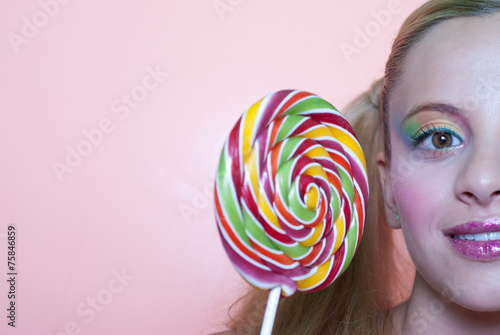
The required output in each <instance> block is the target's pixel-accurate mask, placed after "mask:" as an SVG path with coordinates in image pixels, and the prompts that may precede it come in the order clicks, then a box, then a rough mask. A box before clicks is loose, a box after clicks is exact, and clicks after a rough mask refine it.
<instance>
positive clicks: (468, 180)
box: [455, 143, 500, 206]
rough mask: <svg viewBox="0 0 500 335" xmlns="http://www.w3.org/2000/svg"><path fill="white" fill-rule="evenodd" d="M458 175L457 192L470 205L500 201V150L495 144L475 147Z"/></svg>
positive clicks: (483, 204) (486, 204)
mask: <svg viewBox="0 0 500 335" xmlns="http://www.w3.org/2000/svg"><path fill="white" fill-rule="evenodd" d="M474 149H475V150H472V152H471V155H470V156H469V157H467V162H466V163H465V164H464V167H463V169H462V170H461V171H460V174H459V176H458V179H457V182H456V185H455V192H456V194H457V197H458V198H459V199H460V200H461V201H463V202H464V203H466V204H468V205H480V206H488V205H489V204H490V203H491V202H494V201H500V150H499V149H498V148H495V146H494V145H491V143H490V145H487V146H483V148H474Z"/></svg>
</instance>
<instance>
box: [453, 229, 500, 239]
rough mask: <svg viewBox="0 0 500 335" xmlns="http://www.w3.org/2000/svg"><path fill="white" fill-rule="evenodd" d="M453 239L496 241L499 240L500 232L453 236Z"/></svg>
mask: <svg viewBox="0 0 500 335" xmlns="http://www.w3.org/2000/svg"><path fill="white" fill-rule="evenodd" d="M453 238H455V239H460V240H468V241H496V240H500V232H499V231H496V232H493V233H479V234H464V235H453Z"/></svg>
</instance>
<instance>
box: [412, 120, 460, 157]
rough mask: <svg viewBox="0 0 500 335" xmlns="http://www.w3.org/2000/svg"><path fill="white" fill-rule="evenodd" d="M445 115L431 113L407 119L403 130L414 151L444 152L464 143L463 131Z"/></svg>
mask: <svg viewBox="0 0 500 335" xmlns="http://www.w3.org/2000/svg"><path fill="white" fill-rule="evenodd" d="M444 116H445V115H443V113H441V112H436V111H430V112H424V113H418V114H414V115H412V116H410V117H407V118H405V120H404V122H403V124H402V130H403V134H404V138H405V142H406V143H407V144H408V145H409V147H410V148H412V149H421V150H425V151H443V150H447V149H452V148H455V147H457V146H459V145H460V144H462V143H463V142H464V138H463V136H462V135H460V134H461V133H462V131H461V130H460V128H459V127H458V126H457V125H455V122H454V121H453V120H450V119H449V118H446V117H444Z"/></svg>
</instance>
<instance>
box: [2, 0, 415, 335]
mask: <svg viewBox="0 0 500 335" xmlns="http://www.w3.org/2000/svg"><path fill="white" fill-rule="evenodd" d="M59 1H60V3H61V4H59V2H56V0H41V1H40V2H39V1H36V0H29V1H28V0H23V1H9V2H7V1H3V5H2V7H3V8H2V10H1V11H0V36H3V37H2V38H1V39H0V54H1V58H0V59H1V62H0V68H1V73H2V76H1V79H0V85H1V92H2V94H1V96H2V98H1V99H0V116H1V118H0V154H1V155H2V157H4V159H3V160H2V164H0V264H1V265H0V311H1V312H0V320H1V321H0V333H2V334H14V333H15V334H35V333H36V334H43V335H48V334H53V335H56V334H58V335H61V334H96V335H97V334H207V333H210V332H212V331H216V330H218V329H219V330H220V329H223V328H222V326H221V323H222V322H223V321H224V320H225V319H226V312H227V308H228V306H229V305H230V304H231V302H233V301H234V300H235V299H236V298H237V296H238V295H239V294H240V293H241V292H242V290H243V289H244V288H246V287H247V285H246V283H244V282H243V280H242V279H240V277H239V276H238V275H237V273H236V271H235V270H234V269H233V268H232V266H231V264H230V263H229V261H228V259H227V258H226V255H225V253H224V251H223V249H222V246H221V243H220V241H219V237H218V234H217V231H216V225H215V222H214V216H213V210H212V193H211V192H212V183H213V175H214V172H215V167H216V165H217V162H218V159H219V153H220V150H221V148H222V144H223V142H224V140H225V138H226V136H227V135H228V133H229V131H230V129H231V128H232V126H233V125H234V123H235V122H236V120H237V119H238V118H239V116H240V115H241V114H242V113H243V111H244V110H245V109H246V108H248V107H249V106H250V105H251V104H253V103H254V102H255V101H257V100H258V99H260V98H261V97H263V96H264V95H266V94H268V93H271V92H273V91H275V90H279V89H287V88H296V89H303V90H307V91H310V92H313V93H316V94H318V95H320V96H321V97H323V98H325V99H326V100H329V101H330V102H332V103H333V104H334V105H336V106H337V107H338V108H340V109H342V107H344V106H345V105H346V104H347V103H348V102H349V101H350V100H351V99H352V98H353V97H355V96H356V95H358V94H359V93H361V92H362V91H363V90H365V89H366V88H368V86H369V84H370V83H371V82H372V81H374V80H375V79H377V78H378V77H380V76H381V75H382V74H383V67H384V65H385V60H386V57H387V54H388V52H389V47H390V43H391V41H392V39H393V38H394V36H395V33H396V30H397V29H398V28H399V26H400V25H401V23H402V21H403V20H404V19H405V18H406V17H407V15H408V14H409V13H410V12H411V11H412V10H413V9H415V8H416V7H417V6H418V5H419V4H420V3H422V2H423V1H421V0H419V1H409V0H400V1H397V0H392V1H391V0H377V1H374V0H370V1H368V0H363V1H352V2H347V1H342V2H341V1H326V0H318V1H308V2H306V1H298V0H286V1H285V0H280V1H264V0H253V1H243V0H203V1H180V0H178V1H172V0H167V1H158V0H144V1H140V2H139V1H131V0H122V1H95V0H94V1H78V0H73V1H69V0H64V1H63V0H59ZM54 4H57V6H56V5H54ZM391 6H392V7H391ZM44 8H45V9H44ZM217 8H218V9H217ZM388 9H392V11H393V12H392V13H391V12H390V11H388ZM394 9H396V10H394ZM382 10H384V11H386V13H389V15H388V16H383V15H382V16H380V15H376V14H374V13H379V14H380V13H381V11H382ZM44 11H45V12H47V13H49V14H50V15H49V14H46V13H45V12H44ZM377 16H378V21H377ZM360 31H363V32H365V33H367V34H369V35H370V36H367V38H365V39H364V40H363V38H361V37H359V35H360V33H359V32H360ZM356 36H358V38H356ZM346 45H351V48H357V51H356V53H353V54H351V55H350V56H349V57H348V56H346V54H344V53H343V52H342V49H341V47H342V46H344V47H346ZM151 71H156V73H157V74H156V77H151V76H150V74H149V73H150V72H151ZM167 74H168V75H167ZM126 95H127V96H131V98H130V99H131V101H129V102H128V104H129V106H130V107H127V105H126V104H127V102H126V101H125V100H124V99H127V97H126ZM132 106H133V107H132ZM127 113H128V114H127ZM96 129H98V130H96ZM85 133H89V134H91V135H90V137H91V138H92V141H93V143H92V142H91V141H89V140H88V139H87V136H86V135H85ZM92 136H93V137H92ZM70 152H73V153H72V154H70ZM79 153H80V154H79ZM76 155H79V156H80V158H79V159H78V157H76ZM67 159H68V160H69V163H68V162H67V161H66V160H67ZM70 164H71V166H70ZM54 166H57V167H58V169H59V173H56V172H55V171H54ZM63 166H65V167H63ZM9 225H15V226H16V228H17V233H18V234H17V259H16V270H17V272H18V277H17V283H16V284H17V288H16V290H17V292H16V293H17V297H16V304H17V305H16V307H17V309H16V312H17V320H16V326H17V327H16V328H17V329H12V328H11V327H8V326H7V319H6V315H7V312H6V308H7V306H8V305H7V304H8V299H7V292H8V287H7V283H6V279H7V268H6V263H7V235H6V234H7V226H9ZM121 272H125V273H126V276H128V277H125V278H123V276H122V278H120V279H121V281H120V280H118V279H117V278H118V277H120V275H119V273H121ZM92 301H95V305H93V302H92Z"/></svg>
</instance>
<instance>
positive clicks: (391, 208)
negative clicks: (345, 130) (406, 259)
mask: <svg viewBox="0 0 500 335" xmlns="http://www.w3.org/2000/svg"><path fill="white" fill-rule="evenodd" d="M377 167H378V173H379V175H380V183H381V185H382V193H383V195H384V209H385V218H386V220H387V223H388V224H389V226H391V227H392V228H393V229H399V228H401V221H400V220H399V219H396V215H399V212H398V207H397V206H396V201H395V200H394V192H393V189H392V183H391V174H390V171H389V165H388V163H387V161H386V159H385V154H384V152H379V153H378V154H377Z"/></svg>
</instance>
